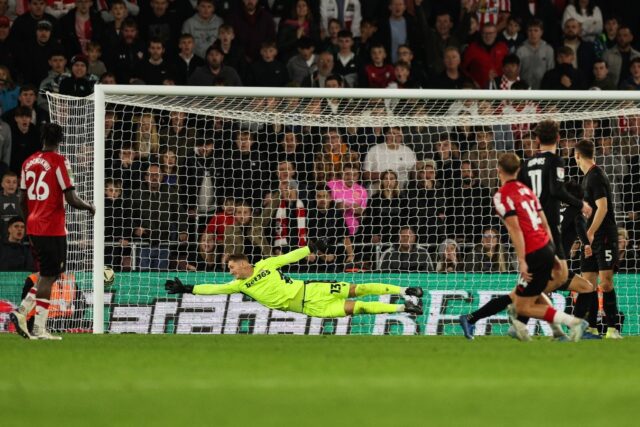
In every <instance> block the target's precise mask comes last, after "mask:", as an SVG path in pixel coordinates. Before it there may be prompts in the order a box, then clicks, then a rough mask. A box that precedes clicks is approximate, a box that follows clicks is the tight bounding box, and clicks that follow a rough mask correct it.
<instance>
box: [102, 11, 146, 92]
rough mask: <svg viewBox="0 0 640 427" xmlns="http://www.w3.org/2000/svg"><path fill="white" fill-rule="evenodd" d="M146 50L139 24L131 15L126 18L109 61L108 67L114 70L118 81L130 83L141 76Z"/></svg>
mask: <svg viewBox="0 0 640 427" xmlns="http://www.w3.org/2000/svg"><path fill="white" fill-rule="evenodd" d="M145 51H146V49H145V45H144V42H143V41H142V40H141V39H140V38H139V34H138V24H137V23H136V21H134V20H133V18H131V17H129V18H127V19H125V20H124V22H122V26H121V29H120V37H119V38H118V42H117V44H116V46H115V48H114V50H113V54H112V55H113V56H112V57H111V58H110V60H109V62H108V63H107V68H108V69H109V70H112V71H113V72H114V74H115V75H116V80H117V81H118V83H120V84H129V83H130V82H131V80H132V79H133V78H136V77H138V76H139V72H140V65H141V64H142V61H143V59H144V55H145Z"/></svg>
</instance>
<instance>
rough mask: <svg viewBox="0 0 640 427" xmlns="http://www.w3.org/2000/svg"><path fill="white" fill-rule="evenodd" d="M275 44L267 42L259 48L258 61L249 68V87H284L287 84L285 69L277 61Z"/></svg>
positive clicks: (287, 74)
mask: <svg viewBox="0 0 640 427" xmlns="http://www.w3.org/2000/svg"><path fill="white" fill-rule="evenodd" d="M277 56H278V49H277V48H276V43H275V42H273V41H267V42H263V43H262V47H261V48H260V59H259V60H257V61H254V62H252V63H251V65H250V66H249V70H250V77H249V79H250V80H249V82H250V85H251V86H260V87H268V86H271V87H284V86H286V85H287V83H289V73H288V72H287V67H286V66H285V65H284V64H283V63H282V62H280V61H279V60H278V59H277Z"/></svg>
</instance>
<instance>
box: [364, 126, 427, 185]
mask: <svg viewBox="0 0 640 427" xmlns="http://www.w3.org/2000/svg"><path fill="white" fill-rule="evenodd" d="M403 138H404V135H403V133H402V129H401V128H400V127H397V126H391V127H389V128H387V130H386V132H385V140H384V141H385V142H384V143H382V144H376V145H375V146H373V147H371V149H370V150H369V152H368V153H367V155H366V157H365V160H364V166H363V169H364V170H365V173H364V180H365V181H370V182H376V181H379V180H380V177H381V176H382V172H385V171H387V170H392V171H394V172H396V173H397V175H398V182H399V183H400V188H405V187H406V185H407V181H408V179H409V173H410V172H412V171H414V170H415V169H416V163H417V159H416V155H415V153H414V152H413V151H412V150H411V148H409V147H407V146H406V145H404V143H403Z"/></svg>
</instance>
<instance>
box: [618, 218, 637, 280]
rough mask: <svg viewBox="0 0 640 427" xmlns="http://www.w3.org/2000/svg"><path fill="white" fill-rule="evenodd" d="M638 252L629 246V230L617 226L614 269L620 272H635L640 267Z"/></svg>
mask: <svg viewBox="0 0 640 427" xmlns="http://www.w3.org/2000/svg"><path fill="white" fill-rule="evenodd" d="M639 257H640V254H638V251H636V250H635V249H634V248H633V247H632V246H629V232H628V231H627V230H626V229H625V228H623V227H619V228H618V262H617V263H616V267H617V268H616V271H617V272H620V273H637V272H638V270H639V269H640V258H639Z"/></svg>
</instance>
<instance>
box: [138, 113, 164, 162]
mask: <svg viewBox="0 0 640 427" xmlns="http://www.w3.org/2000/svg"><path fill="white" fill-rule="evenodd" d="M133 123H134V125H135V130H134V131H133V135H132V137H131V140H132V141H133V143H134V144H135V149H136V151H137V152H138V155H139V156H140V159H141V160H150V159H151V157H153V158H154V159H157V157H155V155H157V154H158V151H160V135H159V133H158V126H157V124H156V118H155V116H154V115H153V113H151V112H143V113H141V114H140V115H137V116H135V117H134V118H133ZM156 161H157V160H156Z"/></svg>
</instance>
